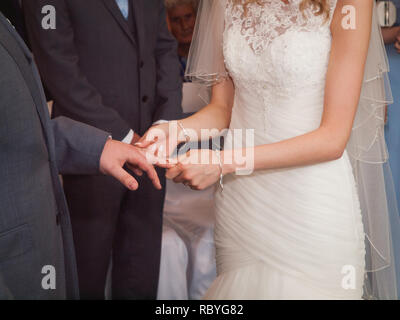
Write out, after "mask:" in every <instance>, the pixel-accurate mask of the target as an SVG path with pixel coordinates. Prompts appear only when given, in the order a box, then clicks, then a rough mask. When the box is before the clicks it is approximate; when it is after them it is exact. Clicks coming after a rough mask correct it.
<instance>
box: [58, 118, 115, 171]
mask: <svg viewBox="0 0 400 320" xmlns="http://www.w3.org/2000/svg"><path fill="white" fill-rule="evenodd" d="M51 125H52V129H53V133H54V142H55V150H56V160H57V167H58V170H59V173H60V174H98V173H99V166H100V157H101V154H102V152H103V148H104V145H105V143H106V141H107V139H108V138H109V134H108V133H107V132H104V131H102V130H99V129H97V128H94V127H91V126H88V125H86V124H83V123H80V122H76V121H74V120H71V119H68V118H65V117H58V118H55V119H53V120H52V124H51Z"/></svg>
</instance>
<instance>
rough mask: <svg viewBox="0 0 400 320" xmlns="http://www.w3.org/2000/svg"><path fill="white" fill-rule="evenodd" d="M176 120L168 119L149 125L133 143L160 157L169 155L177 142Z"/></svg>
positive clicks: (178, 141) (178, 136) (179, 141)
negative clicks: (164, 121)
mask: <svg viewBox="0 0 400 320" xmlns="http://www.w3.org/2000/svg"><path fill="white" fill-rule="evenodd" d="M178 130H179V129H178V126H177V124H176V121H170V122H167V123H162V124H159V125H155V126H153V127H151V128H150V129H149V130H148V131H147V132H146V133H145V134H144V135H143V137H142V138H141V139H140V140H139V141H138V142H137V143H136V144H135V146H137V147H139V148H143V149H146V150H147V152H148V153H152V154H153V155H154V156H157V157H160V158H163V157H164V158H167V157H170V156H171V154H172V152H173V151H174V150H175V149H176V147H177V146H178V144H179V143H181V142H183V141H182V140H179V138H180V135H179V132H178Z"/></svg>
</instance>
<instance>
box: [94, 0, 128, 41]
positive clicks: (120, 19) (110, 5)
mask: <svg viewBox="0 0 400 320" xmlns="http://www.w3.org/2000/svg"><path fill="white" fill-rule="evenodd" d="M102 1H103V4H104V5H105V6H106V8H107V9H108V11H109V12H110V13H111V15H112V16H113V17H114V19H115V20H116V21H117V23H118V24H119V26H120V27H121V28H122V30H123V31H124V32H125V34H126V35H127V37H128V38H129V39H130V40H131V41H132V43H133V44H136V41H135V38H134V36H133V34H132V31H131V30H130V29H129V25H128V23H127V22H126V20H125V18H124V16H123V15H122V13H121V10H120V9H119V7H118V5H117V3H116V2H115V0H102ZM135 2H136V1H135Z"/></svg>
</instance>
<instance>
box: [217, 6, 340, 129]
mask: <svg viewBox="0 0 400 320" xmlns="http://www.w3.org/2000/svg"><path fill="white" fill-rule="evenodd" d="M328 2H329V4H330V9H331V10H330V15H329V17H326V16H323V15H315V14H314V13H313V10H315V9H313V8H306V9H305V10H304V11H301V10H300V3H301V0H287V2H286V3H284V2H283V1H282V0H260V1H258V2H255V3H250V4H248V5H247V9H245V8H244V6H243V5H236V6H235V5H233V2H232V1H231V0H228V1H227V5H226V10H225V31H224V35H223V52H224V60H225V65H226V68H227V70H228V72H229V74H230V76H231V78H232V79H233V81H234V83H235V88H236V90H235V94H236V97H235V105H236V107H235V108H234V115H233V118H235V116H236V117H237V118H238V119H239V118H241V119H242V120H243V119H245V118H246V117H247V114H250V113H253V114H258V115H259V116H258V118H257V121H258V124H256V123H249V126H254V127H256V129H257V128H261V127H264V130H261V131H263V132H264V134H267V133H268V130H267V127H268V124H267V123H268V122H269V121H272V120H271V119H273V117H272V115H271V112H273V111H274V110H279V112H280V113H281V114H282V113H285V112H288V113H289V112H290V113H291V116H292V117H295V116H296V113H298V112H305V111H304V110H299V109H298V108H297V109H295V108H294V107H293V106H295V105H296V103H297V101H299V103H300V101H301V102H303V101H304V102H305V104H309V105H313V114H312V115H310V117H312V118H313V119H315V121H314V122H313V124H312V125H310V126H309V127H307V128H305V129H304V130H305V131H307V130H312V129H313V126H315V125H317V124H318V123H319V121H320V116H321V113H322V108H323V103H322V102H321V99H322V97H323V95H324V87H325V78H326V72H327V67H328V62H329V54H330V48H331V40H332V39H331V32H330V21H331V17H332V15H333V11H334V8H335V6H336V0H328ZM245 10H246V11H245ZM292 100H294V101H292ZM299 103H297V104H299ZM284 106H287V109H285V108H284ZM235 109H236V110H235ZM238 109H241V110H238ZM289 109H290V110H289ZM239 113H240V116H237V114H239ZM235 114H236V115H235ZM259 120H261V121H259ZM243 121H244V122H245V120H243ZM243 121H242V123H241V124H239V122H240V121H237V122H236V125H237V126H240V127H243V126H246V124H244V122H243ZM233 125H235V121H233Z"/></svg>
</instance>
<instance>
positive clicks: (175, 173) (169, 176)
mask: <svg viewBox="0 0 400 320" xmlns="http://www.w3.org/2000/svg"><path fill="white" fill-rule="evenodd" d="M181 172H182V166H181V165H179V164H178V165H176V166H175V167H173V168H171V169H169V170H168V171H167V173H166V177H167V179H169V180H173V179H175V177H177V176H178V175H179V174H181Z"/></svg>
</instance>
